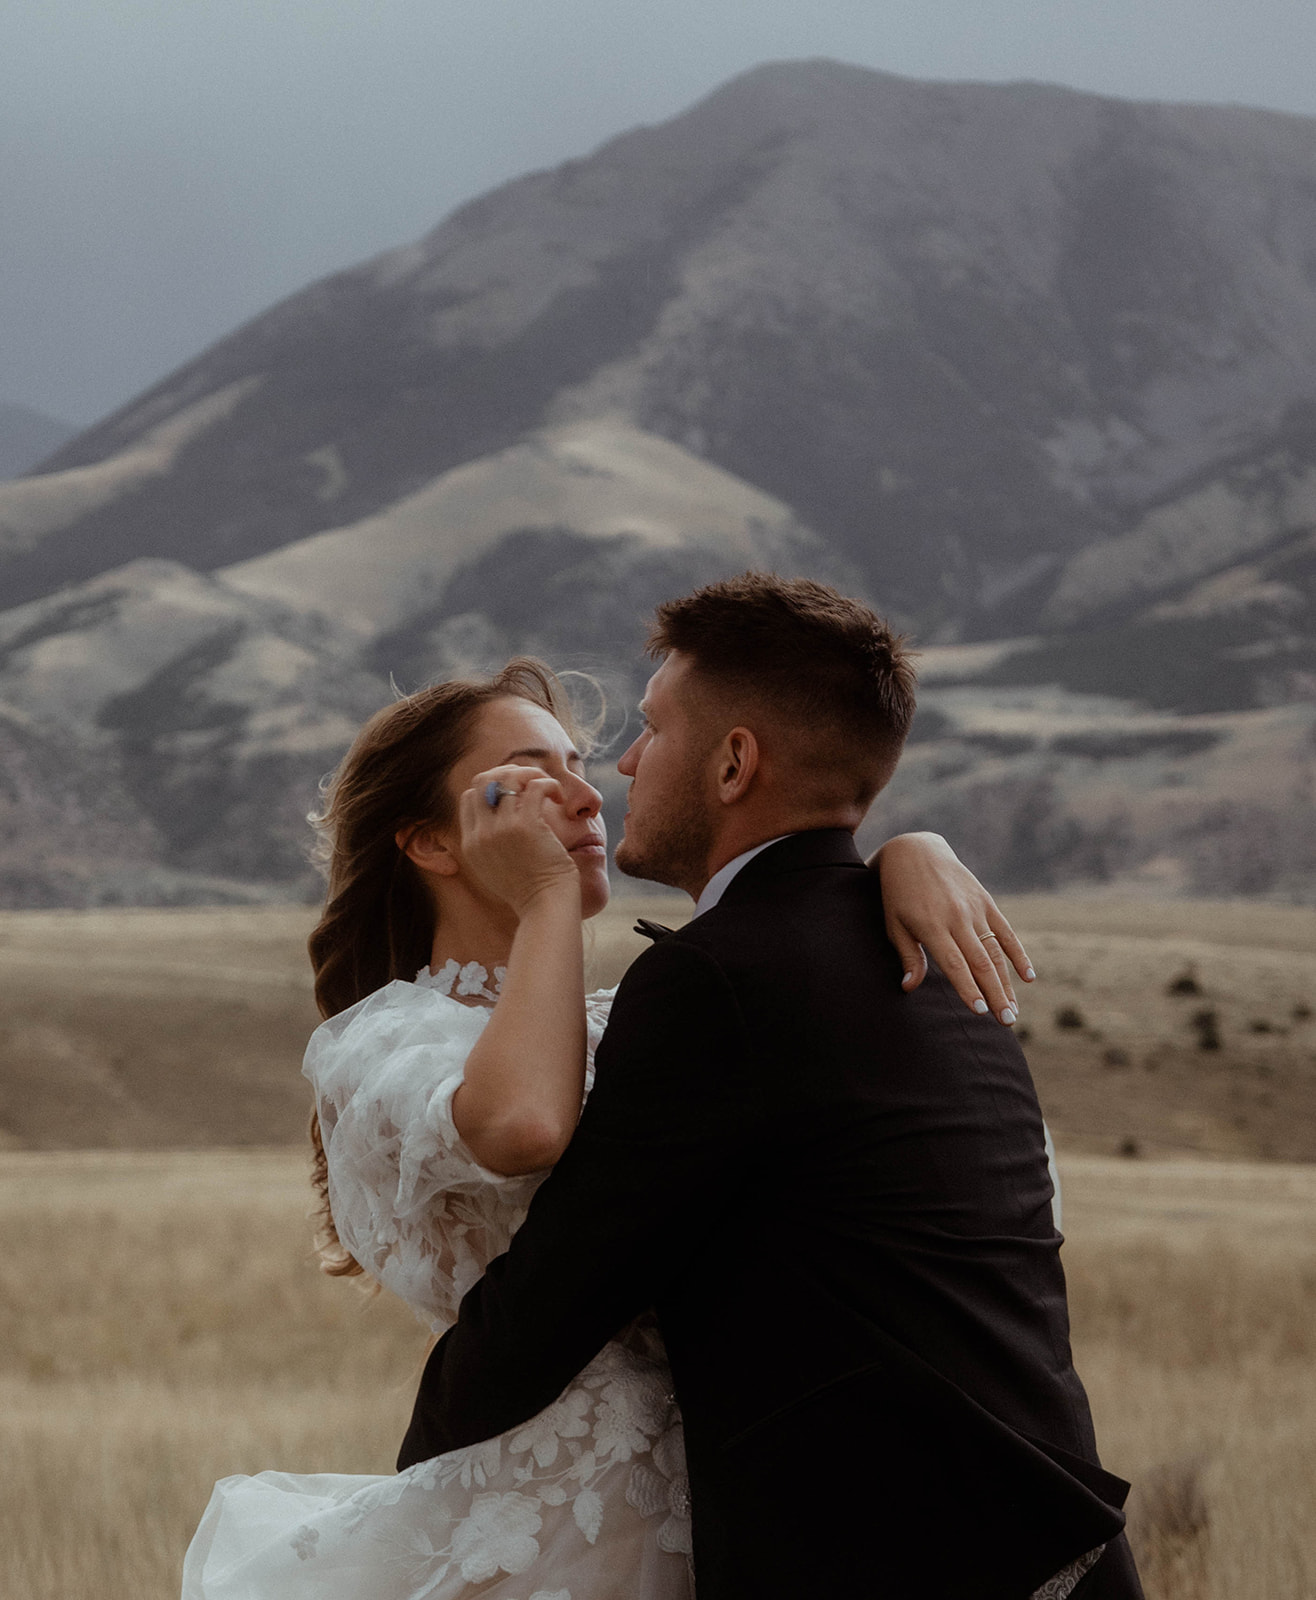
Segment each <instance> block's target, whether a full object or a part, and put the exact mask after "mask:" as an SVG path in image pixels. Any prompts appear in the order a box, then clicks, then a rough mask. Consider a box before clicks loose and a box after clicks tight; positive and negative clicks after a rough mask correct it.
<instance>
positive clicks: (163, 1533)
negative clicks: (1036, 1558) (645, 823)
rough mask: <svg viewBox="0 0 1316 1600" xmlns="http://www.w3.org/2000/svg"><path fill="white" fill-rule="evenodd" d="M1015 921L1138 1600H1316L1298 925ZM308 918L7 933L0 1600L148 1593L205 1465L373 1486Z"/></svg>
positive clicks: (403, 1363) (369, 1356) (1292, 919)
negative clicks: (318, 1146) (309, 1104)
mask: <svg viewBox="0 0 1316 1600" xmlns="http://www.w3.org/2000/svg"><path fill="white" fill-rule="evenodd" d="M637 909H639V910H641V911H642V913H643V914H645V915H650V916H656V917H659V918H662V919H665V920H675V916H676V914H677V910H676V908H675V907H673V906H671V905H664V904H662V903H661V902H656V901H646V902H643V904H642V905H638V904H637V903H636V902H631V903H630V904H629V905H626V906H623V907H619V908H618V910H617V912H616V913H615V914H610V916H609V918H608V919H607V920H606V921H605V922H603V923H602V924H601V925H600V927H599V928H598V929H597V931H596V934H595V955H596V967H597V976H598V978H599V981H609V980H611V979H613V978H615V976H616V975H617V973H618V972H619V971H620V970H621V969H622V968H623V967H624V965H625V963H626V961H627V960H628V959H629V958H630V956H631V954H633V953H634V951H635V949H637V948H639V947H640V944H639V941H638V940H636V939H634V937H633V936H632V935H631V934H630V933H629V931H628V929H629V924H630V921H631V919H632V917H633V915H634V913H635V912H636V910H637ZM1006 909H1007V911H1008V912H1009V913H1010V915H1011V916H1012V917H1013V918H1014V920H1015V923H1016V926H1017V927H1018V928H1019V929H1020V931H1021V932H1022V933H1023V934H1024V936H1025V938H1026V939H1027V941H1028V945H1029V949H1030V952H1031V954H1032V955H1033V957H1034V959H1035V961H1036V963H1037V966H1038V968H1039V972H1040V973H1041V979H1040V981H1039V983H1038V985H1037V986H1036V987H1035V988H1034V989H1033V990H1032V991H1030V992H1029V993H1028V994H1027V995H1026V998H1025V1012H1024V1019H1023V1022H1024V1026H1025V1027H1026V1028H1027V1029H1028V1030H1029V1033H1030V1035H1031V1037H1030V1038H1029V1040H1028V1045H1027V1047H1028V1050H1029V1055H1030V1058H1031V1059H1032V1061H1033V1063H1034V1066H1035V1070H1036V1073H1037V1077H1038V1080H1039V1086H1040V1090H1041V1094H1042V1098H1043V1102H1044V1105H1045V1108H1046V1110H1047V1113H1048V1116H1049V1117H1050V1119H1051V1122H1052V1124H1053V1126H1054V1127H1055V1129H1056V1132H1057V1139H1058V1142H1059V1145H1060V1148H1061V1152H1062V1173H1063V1179H1064V1184H1065V1202H1066V1233H1067V1236H1068V1243H1067V1245H1066V1263H1067V1268H1068V1271H1069V1275H1070V1283H1071V1298H1072V1308H1073V1320H1074V1330H1075V1344H1076V1347H1077V1351H1078V1357H1079V1362H1080V1367H1081V1370H1082V1371H1083V1373H1084V1376H1085V1378H1086V1379H1087V1382H1088V1385H1089V1388H1090V1390H1091V1393H1092V1397H1093V1403H1094V1408H1095V1410H1096V1413H1097V1418H1098V1426H1099V1429H1100V1432H1101V1436H1102V1441H1103V1447H1104V1451H1105V1455H1106V1458H1107V1460H1108V1462H1109V1464H1110V1465H1111V1466H1112V1468H1113V1469H1114V1470H1116V1471H1119V1472H1122V1473H1124V1474H1125V1475H1126V1476H1129V1477H1132V1478H1134V1479H1135V1480H1136V1481H1137V1485H1138V1488H1137V1491H1136V1494H1135V1499H1134V1503H1133V1515H1134V1533H1135V1538H1136V1540H1137V1542H1138V1545H1139V1549H1140V1552H1141V1555H1142V1560H1143V1563H1144V1571H1145V1575H1146V1577H1147V1583H1148V1593H1149V1596H1151V1597H1152V1600H1172V1597H1173V1600H1316V1377H1314V1376H1313V1371H1314V1358H1316V1166H1313V1167H1305V1166H1302V1165H1300V1164H1297V1163H1299V1162H1302V1161H1305V1160H1310V1159H1312V1158H1313V1157H1316V1104H1314V1102H1316V1029H1314V1028H1313V1023H1312V1018H1311V1015H1310V1011H1311V1008H1312V1005H1313V1001H1314V999H1316V996H1314V993H1313V991H1314V990H1316V982H1314V978H1316V954H1314V952H1316V912H1312V911H1308V910H1299V909H1290V908H1276V907H1269V906H1265V907H1262V906H1248V905H1224V904H1222V905H1203V904H1200V903H1197V904H1193V903H1184V904H1177V905H1175V904H1171V905H1153V904H1146V905H1140V904H1118V903H1110V902H1104V901H1082V900H1073V899H1070V900H1043V899H1030V900H1016V901H1013V902H1011V903H1009V904H1008V905H1007V907H1006ZM311 920H312V919H311V915H310V913H308V912H307V911H305V910H299V909H295V908H294V909H287V910H272V911H271V910H254V911H253V910H248V909H243V910H224V911H180V912H164V911H137V912H93V913H11V914H7V915H4V916H0V996H3V998H2V999H0V1130H2V1133H0V1142H3V1143H4V1144H5V1145H7V1147H8V1148H5V1149H0V1227H3V1238H4V1241H5V1245H4V1250H3V1252H2V1253H0V1278H2V1279H3V1288H2V1290H0V1319H2V1320H3V1335H2V1336H0V1597H3V1600H84V1597H85V1600H173V1597H176V1596H177V1593H178V1572H179V1566H180V1562H181V1558H182V1551H183V1548H184V1546H185V1544H186V1542H187V1538H188V1536H189V1534H190V1531H191V1528H192V1526H193V1524H194V1523H195V1521H196V1518H197V1517H198V1516H199V1514H200V1511H201V1509H202V1506H203V1505H204V1502H205V1499H206V1497H207V1495H208V1493H209V1488H210V1485H211V1483H212V1481H213V1480H214V1479H215V1478H217V1477H220V1476H223V1475H225V1474H227V1473H231V1472H240V1471H251V1470H256V1469H259V1468H261V1467H266V1466H278V1467H282V1468H286V1469H290V1470H329V1471H336V1470H337V1471H380V1470H387V1467H388V1464H389V1462H390V1461H391V1458H392V1453H393V1450H394V1448H395V1446H396V1442H397V1440H398V1438H399V1436H400V1432H401V1428H402V1425H403V1422H404V1419H405V1417H406V1415H407V1413H408V1411H409V1404H410V1396H411V1391H412V1388H413V1385H414V1379H415V1375H416V1373H417V1371H418V1366H419V1362H420V1360H421V1357H422V1353H423V1350H424V1335H423V1333H422V1331H421V1330H420V1329H419V1328H418V1326H417V1325H416V1324H415V1323H414V1322H413V1321H412V1319H411V1318H410V1317H409V1315H408V1314H407V1313H406V1312H405V1311H404V1310H403V1309H402V1308H400V1307H399V1306H397V1305H396V1304H394V1303H392V1302H390V1301H389V1300H387V1299H386V1298H383V1297H381V1298H378V1299H376V1300H373V1301H370V1300H367V1299H365V1298H364V1297H363V1296H362V1295H361V1294H360V1293H359V1292H358V1291H357V1290H356V1289H355V1288H354V1287H352V1286H350V1285H347V1284H344V1283H340V1282H331V1281H329V1280H327V1279H325V1278H323V1277H321V1276H320V1275H319V1274H318V1273H317V1271H316V1270H315V1265H314V1262H313V1259H312V1256H311V1253H310V1248H309V1229H308V1224H307V1222H306V1219H305V1212H306V1208H307V1193H306V1189H305V1159H304V1156H303V1155H302V1153H301V1151H300V1150H299V1149H296V1148H293V1149H289V1148H288V1146H289V1144H290V1143H291V1142H292V1141H295V1140H297V1139H298V1138H299V1137H300V1133H301V1128H302V1124H303V1121H304V1117H305V1110H306V1098H305V1093H304V1086H303V1084H302V1082H301V1079H300V1077H299V1076H298V1071H297V1067H298V1061H299V1057H300V1053H301V1047H302V1044H303V1042H304V1039H305V1035H306V1032H307V1031H308V1029H309V1027H310V1026H311V1025H312V1024H313V1022H314V1014H313V1008H312V1007H311V1004H310V997H309V985H308V981H307V978H306V975H305V972H304V965H303V964H304V956H303V954H302V950H301V943H302V940H303V939H304V937H305V933H306V931H307V928H308V926H309V923H310V921H311ZM1168 991H1173V992H1168ZM1205 1013H1210V1014H1211V1020H1210V1022H1209V1023H1208V1022H1207V1021H1205V1020H1203V1016H1204V1014H1205ZM1074 1014H1077V1015H1076V1018H1075V1015H1074ZM1212 1039H1214V1041H1215V1042H1214V1044H1213V1045H1212V1044H1211V1043H1210V1042H1209V1041H1210V1040H1212ZM1204 1043H1206V1048H1203V1044H1204ZM260 1146H267V1147H269V1148H258V1147H260ZM225 1147H226V1148H225ZM238 1147H246V1148H238ZM1121 1150H1123V1151H1125V1152H1128V1153H1126V1154H1124V1155H1121V1154H1119V1152H1120V1151H1121ZM1133 1152H1136V1158H1135V1157H1134V1156H1133V1154H1132V1153H1133ZM1258 1157H1272V1158H1274V1157H1279V1158H1283V1160H1276V1159H1271V1160H1258V1159H1256V1158H1258ZM1223 1158H1227V1159H1223ZM1285 1163H1287V1164H1285ZM363 1600H368V1597H363Z"/></svg>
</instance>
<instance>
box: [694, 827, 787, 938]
mask: <svg viewBox="0 0 1316 1600" xmlns="http://www.w3.org/2000/svg"><path fill="white" fill-rule="evenodd" d="M790 837H791V835H790V834H789V833H779V834H778V835H777V837H776V838H775V839H766V840H765V841H764V842H763V843H762V844H756V845H755V846H754V847H753V848H752V849H750V850H742V851H741V853H740V854H739V855H738V856H736V857H735V858H734V860H731V861H728V862H727V864H726V866H725V867H719V868H718V869H717V871H716V872H715V873H714V874H713V876H712V877H711V878H710V879H709V880H708V882H707V883H706V884H705V885H704V888H703V892H702V893H701V894H700V896H699V898H698V900H696V901H695V917H702V916H703V914H704V912H705V911H711V910H712V909H713V907H714V906H715V905H716V904H717V903H718V901H719V900H720V899H721V898H722V896H723V895H724V894H725V893H726V892H727V888H728V887H729V885H730V883H731V880H732V879H733V878H734V877H735V875H736V874H737V873H738V872H739V871H740V869H741V868H742V867H747V866H748V865H749V864H750V862H751V861H752V860H753V859H754V857H755V856H756V855H760V854H761V853H762V852H763V851H764V850H768V849H770V848H771V847H772V846H773V845H774V844H780V843H781V841H782V840H783V839H789V838H790ZM690 920H691V921H692V922H693V921H694V917H692V918H691V919H690Z"/></svg>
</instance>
